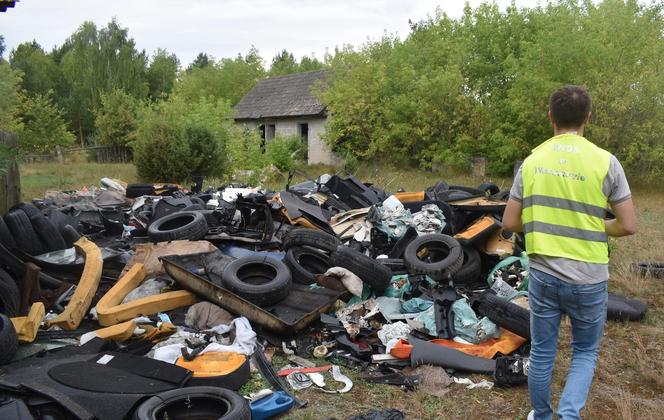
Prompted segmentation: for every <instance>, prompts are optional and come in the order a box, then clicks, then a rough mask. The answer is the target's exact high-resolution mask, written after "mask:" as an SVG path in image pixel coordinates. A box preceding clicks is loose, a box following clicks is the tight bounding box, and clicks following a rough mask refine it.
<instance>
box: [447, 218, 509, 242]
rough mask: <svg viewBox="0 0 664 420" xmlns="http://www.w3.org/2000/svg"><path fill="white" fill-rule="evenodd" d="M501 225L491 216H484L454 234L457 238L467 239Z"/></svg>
mask: <svg viewBox="0 0 664 420" xmlns="http://www.w3.org/2000/svg"><path fill="white" fill-rule="evenodd" d="M499 227H500V225H499V224H498V222H496V219H494V218H493V217H491V216H482V217H480V218H479V219H477V220H475V221H474V222H473V223H471V225H470V226H468V227H467V228H466V229H465V230H463V231H462V232H459V233H457V234H456V235H454V237H455V238H456V239H466V240H471V239H472V238H474V237H476V236H478V235H481V234H483V233H485V232H487V231H490V230H495V229H498V228H499Z"/></svg>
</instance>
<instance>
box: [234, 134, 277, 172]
mask: <svg viewBox="0 0 664 420" xmlns="http://www.w3.org/2000/svg"><path fill="white" fill-rule="evenodd" d="M262 142H263V139H261V138H260V136H259V135H258V132H257V131H256V130H250V129H248V128H237V127H236V128H234V129H233V130H232V131H231V133H230V138H229V139H228V155H229V159H230V162H229V164H230V167H231V168H232V170H233V171H241V170H248V171H252V170H258V169H263V168H264V167H265V166H266V165H267V157H266V156H265V152H264V151H263V150H262V149H261V143H262Z"/></svg>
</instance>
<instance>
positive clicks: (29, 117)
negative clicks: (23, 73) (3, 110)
mask: <svg viewBox="0 0 664 420" xmlns="http://www.w3.org/2000/svg"><path fill="white" fill-rule="evenodd" d="M19 113H20V115H21V123H22V128H21V130H20V131H19V145H20V148H21V150H22V151H23V152H26V153H52V152H53V150H54V148H55V146H56V145H57V146H63V147H68V146H71V145H72V144H73V143H74V140H75V137H74V135H73V134H72V133H70V132H69V131H67V124H66V123H65V121H64V119H63V113H62V110H60V109H59V108H58V106H57V105H55V104H54V103H53V99H52V93H51V92H48V93H47V94H46V95H40V94H37V95H35V96H26V95H23V96H22V100H21V103H20V105H19Z"/></svg>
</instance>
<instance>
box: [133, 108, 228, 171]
mask: <svg viewBox="0 0 664 420" xmlns="http://www.w3.org/2000/svg"><path fill="white" fill-rule="evenodd" d="M231 112H232V111H231V109H230V107H229V106H228V104H227V103H226V102H224V101H210V100H204V99H203V100H200V101H198V102H195V103H187V102H185V101H184V100H182V99H181V98H178V97H176V96H172V97H171V98H170V99H168V100H167V101H162V102H159V103H157V104H155V105H153V106H149V107H147V108H145V109H143V111H142V112H141V116H140V122H139V125H138V129H137V130H136V132H135V134H134V137H135V141H134V143H133V144H132V146H133V149H134V163H135V164H136V167H137V169H138V175H139V176H140V177H141V178H143V179H144V180H146V181H170V182H179V181H186V180H190V179H191V177H192V176H194V175H202V176H214V177H222V176H223V175H224V174H226V173H227V171H228V164H227V162H228V159H227V156H226V144H227V142H228V139H229V137H230V135H229V132H230V131H231V130H232V126H231V125H232V121H231V120H230V115H232V114H231Z"/></svg>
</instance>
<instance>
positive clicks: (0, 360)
mask: <svg viewBox="0 0 664 420" xmlns="http://www.w3.org/2000/svg"><path fill="white" fill-rule="evenodd" d="M17 349H18V337H17V336H16V330H15V329H14V324H12V322H11V321H10V320H9V318H8V317H7V316H5V315H3V314H0V365H5V364H7V363H9V362H11V360H12V359H13V358H14V355H15V354H16V350H17Z"/></svg>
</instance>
